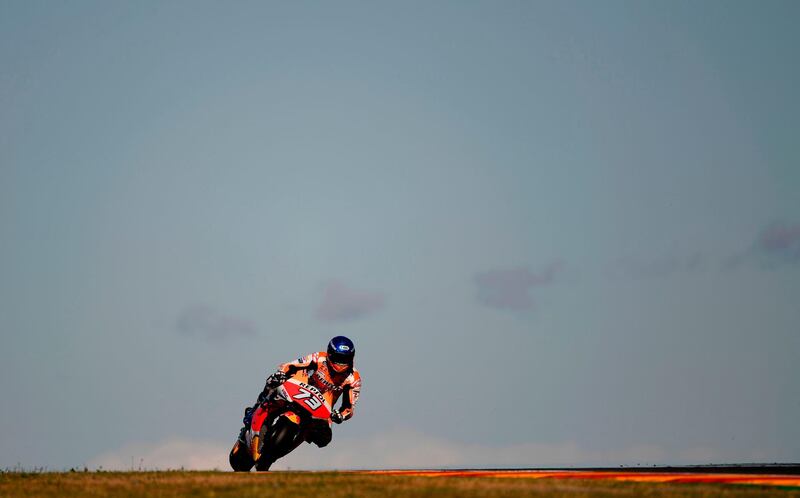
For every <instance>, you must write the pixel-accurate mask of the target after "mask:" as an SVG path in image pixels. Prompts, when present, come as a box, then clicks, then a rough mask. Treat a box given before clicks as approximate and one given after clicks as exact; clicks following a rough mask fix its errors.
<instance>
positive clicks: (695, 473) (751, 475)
mask: <svg viewBox="0 0 800 498" xmlns="http://www.w3.org/2000/svg"><path fill="white" fill-rule="evenodd" d="M357 472H358V473H363V474H380V475H402V476H425V477H450V478H457V477H494V478H500V479H605V480H614V481H628V482H653V483H656V482H670V483H715V484H752V485H760V486H786V487H800V464H791V465H751V466H743V465H732V466H724V465H714V466H706V467H701V466H692V467H659V468H654V469H649V468H647V469H646V468H623V469H609V468H591V469H517V470H501V469H496V470H469V469H463V470H365V471H357Z"/></svg>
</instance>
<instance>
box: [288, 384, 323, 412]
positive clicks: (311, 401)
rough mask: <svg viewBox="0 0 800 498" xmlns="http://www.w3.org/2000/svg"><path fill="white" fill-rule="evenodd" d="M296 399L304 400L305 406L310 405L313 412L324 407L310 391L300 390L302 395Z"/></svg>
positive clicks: (295, 397)
mask: <svg viewBox="0 0 800 498" xmlns="http://www.w3.org/2000/svg"><path fill="white" fill-rule="evenodd" d="M294 399H302V400H305V404H307V405H308V407H309V408H311V409H312V410H316V409H317V408H319V407H320V406H322V402H321V401H320V400H318V399H317V398H316V397H315V396H312V395H311V391H309V390H308V389H303V388H302V387H301V388H300V394H295V396H294Z"/></svg>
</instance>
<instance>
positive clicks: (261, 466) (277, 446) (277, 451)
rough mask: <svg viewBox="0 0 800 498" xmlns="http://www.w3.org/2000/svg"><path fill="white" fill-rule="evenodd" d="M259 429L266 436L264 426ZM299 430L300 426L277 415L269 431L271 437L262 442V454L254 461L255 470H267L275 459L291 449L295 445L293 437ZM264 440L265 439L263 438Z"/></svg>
mask: <svg viewBox="0 0 800 498" xmlns="http://www.w3.org/2000/svg"><path fill="white" fill-rule="evenodd" d="M261 431H262V433H265V434H264V435H265V436H266V427H264V428H262V429H261ZM299 432H300V427H298V425H297V424H295V423H294V422H292V421H290V420H287V419H286V418H284V417H278V420H277V421H275V425H273V426H272V429H271V431H270V433H271V434H272V437H270V438H269V440H268V441H269V442H268V443H266V444H264V454H263V455H262V456H261V458H259V459H258V462H256V470H258V471H265V470H269V468H270V466H272V464H273V463H275V461H276V460H277V459H279V458H281V457H284V456H286V455H287V454H288V453H289V452H290V451H292V450H293V449H294V447H295V444H294V439H295V437H297V434H298V433H299ZM265 441H267V440H266V439H265Z"/></svg>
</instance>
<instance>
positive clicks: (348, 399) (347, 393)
mask: <svg viewBox="0 0 800 498" xmlns="http://www.w3.org/2000/svg"><path fill="white" fill-rule="evenodd" d="M278 370H280V371H282V372H283V373H285V374H287V375H289V376H290V377H301V378H302V380H303V381H304V382H307V383H308V384H310V385H312V386H314V387H316V388H317V389H319V390H320V392H322V395H323V396H324V397H325V399H326V400H327V401H328V402H329V403H330V406H331V407H333V406H334V405H335V404H336V401H337V400H338V399H339V398H340V397H341V398H342V405H341V408H340V410H339V412H340V413H341V415H342V418H343V419H344V420H347V419H349V418H351V417H352V416H353V409H354V408H355V406H356V403H357V402H358V396H359V395H360V394H361V374H359V373H358V370H357V369H356V368H355V367H352V368H349V369H347V370H345V371H344V372H341V373H339V372H336V371H334V370H333V369H332V368H328V353H326V352H325V351H320V352H318V353H311V354H308V355H306V356H303V357H301V358H298V359H296V360H295V361H290V362H288V363H282V364H280V365H278Z"/></svg>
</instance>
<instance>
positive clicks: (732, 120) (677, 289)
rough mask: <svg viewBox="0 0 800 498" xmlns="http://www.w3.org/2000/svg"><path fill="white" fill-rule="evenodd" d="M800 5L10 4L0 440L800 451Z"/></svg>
mask: <svg viewBox="0 0 800 498" xmlns="http://www.w3.org/2000/svg"><path fill="white" fill-rule="evenodd" d="M798 13H800V12H798V6H797V5H796V4H795V3H793V2H770V3H768V4H756V3H753V2H704V3H703V4H702V5H698V4H696V3H691V2H670V3H668V4H663V5H655V4H649V3H636V2H607V3H603V4H602V5H600V4H596V3H593V2H504V3H502V4H497V3H493V2H437V3H435V4H430V3H426V2H420V3H403V4H392V3H387V2H378V3H370V4H366V3H357V2H353V3H343V4H336V5H333V4H331V5H315V4H311V3H294V4H280V3H264V2H252V3H251V2H239V3H235V4H223V3H215V2H169V3H157V2H149V3H148V2H145V3H142V2H137V3H113V4H109V3H107V2H71V3H61V4H53V3H51V2H5V3H4V4H3V5H2V6H0V62H2V64H0V66H2V68H3V69H2V72H0V108H1V109H2V113H0V276H1V278H0V337H2V345H3V346H2V348H0V395H1V396H2V399H3V400H4V402H3V407H2V410H0V448H2V450H0V466H2V467H7V466H13V465H16V464H17V463H20V464H22V465H25V466H42V465H45V466H49V467H52V468H64V467H69V466H73V465H83V464H88V465H93V466H99V465H105V466H106V467H113V466H115V465H116V466H127V465H129V464H130V457H135V458H136V459H137V460H139V459H142V460H144V464H145V465H148V464H149V465H151V466H162V467H168V466H172V467H177V466H180V465H186V466H194V467H213V466H216V465H217V464H218V462H221V463H219V466H220V467H223V466H224V461H225V454H226V453H227V448H226V447H227V446H228V445H229V444H230V443H231V442H232V440H233V437H234V436H235V433H236V430H237V424H238V421H239V418H240V416H241V411H242V407H243V406H244V405H245V404H246V403H249V402H251V401H252V399H253V398H254V397H255V395H256V394H257V393H258V391H259V389H260V388H261V387H262V385H263V378H264V377H265V376H266V375H267V374H268V373H269V372H271V371H272V370H273V369H274V367H275V365H277V364H278V363H279V362H282V361H287V360H289V359H293V358H295V357H297V356H298V355H299V354H302V353H307V352H310V351H313V350H318V349H321V348H323V347H324V345H325V343H326V342H327V340H328V339H329V338H330V337H331V336H333V335H338V334H346V335H349V336H350V337H352V338H353V339H354V340H355V342H356V345H357V349H358V360H357V361H358V365H359V367H360V368H361V369H362V371H363V375H364V393H363V396H362V400H361V403H360V405H359V407H358V412H357V414H356V417H355V418H354V419H353V420H352V421H350V422H348V423H347V424H344V425H343V426H341V427H337V428H336V429H337V430H336V433H335V436H334V443H333V444H332V445H331V447H329V448H326V449H324V450H315V449H312V448H305V447H304V448H301V449H300V450H298V455H295V456H294V457H293V458H296V459H297V460H294V461H292V462H293V464H294V466H295V467H296V466H304V465H306V466H311V467H330V466H335V467H363V466H368V465H377V466H415V465H423V466H447V465H450V466H458V465H462V466H463V465H492V464H497V465H511V466H533V465H547V464H585V463H593V464H594V463H599V464H637V463H707V462H708V461H714V462H722V461H754V460H762V461H770V462H771V461H797V460H800V453H798V448H800V432H798V429H797V424H796V420H797V419H799V418H800V401H798V396H797V395H796V393H797V392H799V391H800V384H799V381H798V379H800V375H798V370H797V365H798V360H800V335H799V334H798V323H800V306H798V298H797V296H800V195H798V191H800V168H798V157H800V150H799V149H798V145H797V144H798V143H800V141H798V140H797V137H796V135H797V131H796V130H797V129H798V126H797V116H798V115H799V112H800V99H798V96H797V91H796V88H798V87H800V69H799V68H798V65H797V64H796V62H795V58H796V57H795V54H794V52H795V48H796V46H797V44H798V39H797V34H796V30H795V29H794V26H793V19H796V18H797V14H798ZM31 432H35V433H36V434H38V436H37V437H35V438H31V437H30V434H31ZM421 450H422V451H421ZM420 454H423V455H426V457H424V458H423V457H420V456H419V455H420ZM480 455H483V456H480ZM220 456H221V458H220ZM190 457H191V458H194V459H193V460H189V459H188V458H190ZM290 458H292V457H290ZM415 458H416V460H415ZM420 458H423V461H420V460H419V459H420ZM292 462H290V463H292ZM287 465H288V463H287Z"/></svg>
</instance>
